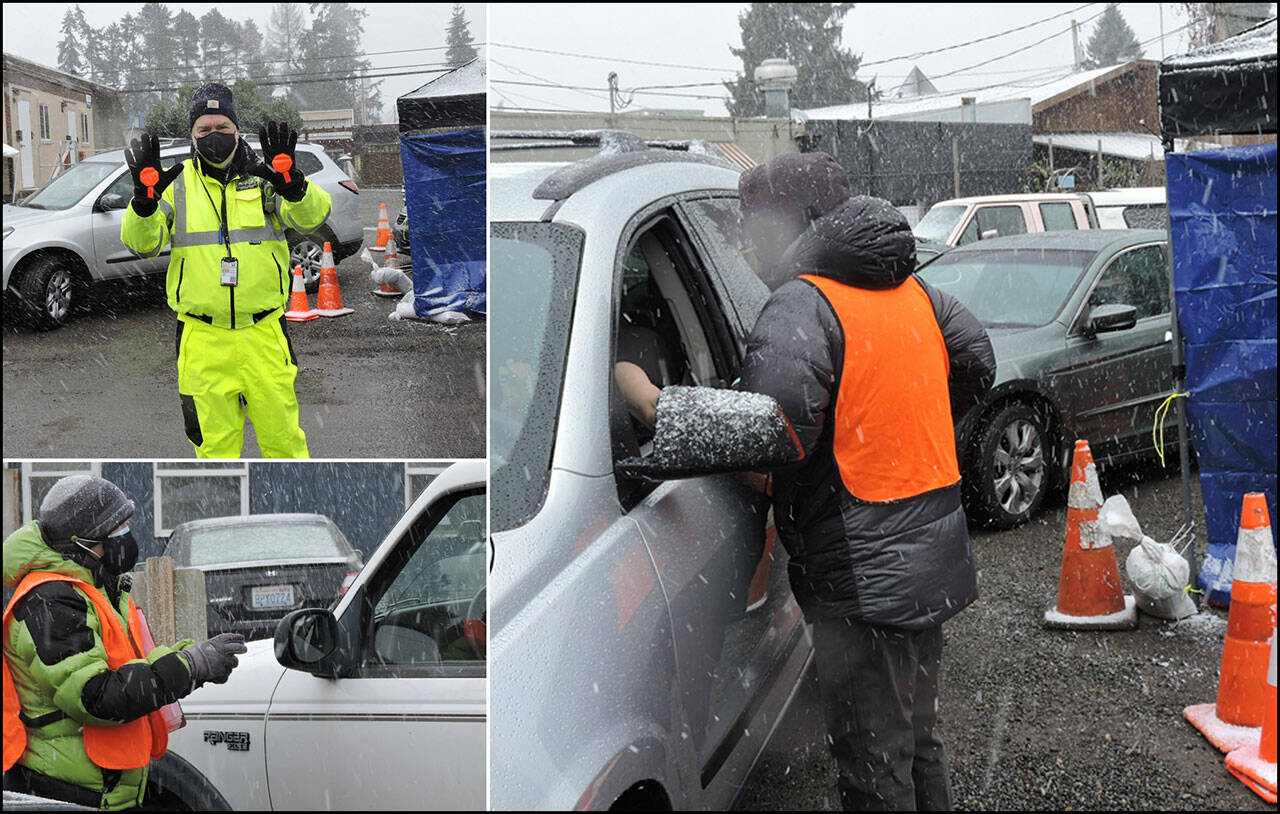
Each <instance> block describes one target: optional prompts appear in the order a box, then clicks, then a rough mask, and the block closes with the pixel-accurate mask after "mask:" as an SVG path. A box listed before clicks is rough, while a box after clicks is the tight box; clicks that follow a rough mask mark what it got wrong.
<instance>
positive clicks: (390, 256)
mask: <svg viewBox="0 0 1280 814" xmlns="http://www.w3.org/2000/svg"><path fill="white" fill-rule="evenodd" d="M382 267H383V268H384V269H394V268H399V267H400V257H399V255H397V254H396V241H395V239H394V238H393V239H391V240H388V241H387V253H386V255H385V256H384V257H383V260H382ZM373 293H374V294H377V295H378V296H379V297H401V296H403V295H402V294H401V292H400V289H398V288H396V287H395V286H394V285H392V284H391V283H383V284H382V285H380V286H378V287H377V288H376V289H374V292H373Z"/></svg>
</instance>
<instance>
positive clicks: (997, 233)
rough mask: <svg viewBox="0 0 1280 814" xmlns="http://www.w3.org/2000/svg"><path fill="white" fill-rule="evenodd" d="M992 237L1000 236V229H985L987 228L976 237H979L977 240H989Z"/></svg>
mask: <svg viewBox="0 0 1280 814" xmlns="http://www.w3.org/2000/svg"><path fill="white" fill-rule="evenodd" d="M993 237H1000V230H999V229H987V230H985V231H983V233H982V234H981V235H979V236H978V239H979V240H990V239H991V238H993Z"/></svg>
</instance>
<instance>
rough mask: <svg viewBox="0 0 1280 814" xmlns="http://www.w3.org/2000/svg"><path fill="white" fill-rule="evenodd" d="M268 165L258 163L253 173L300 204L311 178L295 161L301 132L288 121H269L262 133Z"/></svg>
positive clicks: (261, 129) (282, 194)
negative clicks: (307, 177) (308, 178)
mask: <svg viewBox="0 0 1280 814" xmlns="http://www.w3.org/2000/svg"><path fill="white" fill-rule="evenodd" d="M258 143H259V144H261V145H262V157H263V158H264V159H265V162H261V161H260V162H257V163H255V164H254V165H253V166H252V167H250V168H249V172H250V173H252V174H253V175H256V176H258V177H259V178H261V179H263V180H264V181H267V182H269V183H270V184H271V186H273V187H275V190H276V192H279V193H280V195H281V196H282V197H283V198H284V199H285V200H286V201H291V202H293V203H297V202H298V201H300V200H302V196H303V195H305V194H306V193H307V179H306V177H305V176H304V175H303V173H302V170H300V169H298V163H297V161H295V160H294V148H295V147H296V146H297V144H298V131H297V130H294V129H293V128H292V127H290V126H289V124H288V123H287V122H272V121H269V122H266V123H265V124H263V125H262V127H261V128H259V130H258Z"/></svg>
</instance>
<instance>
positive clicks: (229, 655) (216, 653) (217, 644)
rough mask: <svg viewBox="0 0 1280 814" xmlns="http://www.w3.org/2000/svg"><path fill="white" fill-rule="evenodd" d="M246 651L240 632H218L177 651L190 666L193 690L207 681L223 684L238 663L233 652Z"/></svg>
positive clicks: (247, 649)
mask: <svg viewBox="0 0 1280 814" xmlns="http://www.w3.org/2000/svg"><path fill="white" fill-rule="evenodd" d="M248 651H249V648H248V647H245V644H244V636H243V635H242V634H239V633H219V634H218V635H217V636H214V637H213V638H211V639H206V640H204V641H203V642H200V643H199V644H195V645H192V646H191V647H188V648H186V649H185V650H179V651H178V652H179V653H180V654H181V655H182V656H183V657H184V658H186V660H187V664H188V665H189V666H190V667H191V689H193V690H194V689H196V688H197V687H199V686H200V685H202V684H204V683H205V682H207V681H212V682H213V683H215V684H225V683H226V681H227V678H228V676H230V675H231V671H232V670H233V669H235V667H236V665H237V664H239V663H240V660H239V659H237V658H236V657H235V654H236V653H247V652H248Z"/></svg>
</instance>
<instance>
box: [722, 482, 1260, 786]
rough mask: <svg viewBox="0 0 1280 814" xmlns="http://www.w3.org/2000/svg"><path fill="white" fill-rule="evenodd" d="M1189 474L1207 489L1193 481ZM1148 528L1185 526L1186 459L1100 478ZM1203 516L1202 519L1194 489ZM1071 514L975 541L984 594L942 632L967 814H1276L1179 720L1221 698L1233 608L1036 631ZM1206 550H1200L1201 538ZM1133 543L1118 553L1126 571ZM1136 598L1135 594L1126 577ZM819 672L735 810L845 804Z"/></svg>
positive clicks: (1044, 517)
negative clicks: (1155, 812)
mask: <svg viewBox="0 0 1280 814" xmlns="http://www.w3.org/2000/svg"><path fill="white" fill-rule="evenodd" d="M1193 478H1196V475H1195V473H1194V472H1193ZM1101 480H1102V486H1103V493H1104V494H1105V495H1107V496H1110V495H1112V494H1115V493H1117V492H1120V493H1123V494H1124V495H1125V497H1126V498H1128V500H1129V503H1130V505H1131V506H1132V507H1133V509H1134V513H1135V515H1136V516H1137V518H1138V520H1139V522H1140V523H1141V524H1142V527H1143V531H1144V532H1146V533H1147V534H1149V535H1151V536H1152V537H1155V538H1156V539H1157V540H1167V539H1168V538H1169V537H1170V536H1172V534H1173V532H1174V531H1175V530H1176V529H1177V527H1178V525H1179V524H1180V521H1179V519H1178V518H1180V517H1181V515H1182V508H1181V505H1182V487H1181V484H1180V481H1179V479H1178V474H1177V466H1176V462H1174V463H1173V464H1172V465H1171V467H1170V468H1169V469H1168V470H1167V471H1166V470H1160V469H1159V468H1158V467H1156V466H1154V465H1147V466H1130V467H1125V468H1117V469H1113V470H1111V471H1106V470H1104V471H1103V472H1102V475H1101ZM1192 494H1193V498H1194V501H1195V509H1194V516H1197V517H1201V518H1202V517H1203V514H1202V509H1201V506H1200V502H1199V501H1200V490H1199V482H1198V478H1196V484H1195V487H1194V488H1193V490H1192ZM1065 527H1066V506H1065V503H1064V501H1063V500H1062V499H1061V498H1058V499H1057V500H1056V501H1055V503H1054V504H1053V505H1052V506H1050V508H1049V509H1047V510H1046V511H1043V512H1042V513H1041V515H1040V516H1039V517H1038V518H1037V519H1036V520H1034V521H1032V522H1031V523H1029V524H1028V525H1026V526H1023V527H1022V528H1018V529H1013V530H1011V531H1005V532H981V531H976V530H975V531H974V533H973V544H974V555H975V557H976V559H977V563H978V568H979V569H980V584H981V591H982V595H981V597H980V598H979V600H978V601H977V602H976V603H974V604H973V605H972V606H970V607H969V608H968V609H966V610H965V611H963V612H962V613H960V614H959V615H958V616H956V617H955V618H954V619H952V620H951V621H950V622H948V623H946V625H945V626H944V628H943V629H944V631H945V636H946V639H945V640H946V645H945V649H944V651H943V657H942V663H943V673H942V686H941V691H940V693H941V700H940V705H941V711H942V712H941V723H940V726H941V728H942V735H943V739H944V741H945V742H946V745H947V750H948V756H949V759H950V763H951V783H952V791H953V794H954V798H955V805H956V808H958V809H968V810H990V809H1001V810H1059V811H1073V810H1076V811H1079V810H1098V809H1164V810H1222V809H1225V810H1250V811H1267V810H1270V811H1274V810H1275V806H1269V805H1268V804H1267V803H1265V802H1264V801H1263V800H1262V799H1261V798H1260V797H1258V796H1257V795H1256V794H1254V793H1253V792H1251V791H1249V790H1248V789H1246V788H1245V787H1244V785H1243V784H1241V783H1240V782H1239V781H1237V780H1236V779H1235V778H1234V777H1233V776H1232V775H1231V774H1230V773H1229V772H1228V771H1227V769H1226V766H1225V764H1224V756H1223V755H1222V753H1220V752H1218V751H1217V749H1215V748H1214V747H1213V746H1212V745H1210V743H1209V742H1208V741H1207V740H1205V738H1204V737H1202V736H1201V735H1200V733H1199V732H1197V731H1196V730H1195V729H1193V728H1192V727H1191V725H1190V724H1188V723H1187V722H1186V720H1185V719H1184V718H1183V717H1182V708H1183V707H1184V706H1186V705H1188V704H1198V703H1205V702H1212V701H1213V700H1214V698H1215V697H1216V693H1217V680H1218V667H1219V663H1220V660H1221V654H1222V641H1223V637H1224V636H1225V634H1226V627H1227V625H1226V613H1225V612H1223V611H1218V610H1214V609H1209V608H1207V607H1206V609H1205V610H1202V611H1201V612H1200V614H1198V615H1197V616H1194V617H1192V618H1190V619H1186V620H1183V621H1181V622H1177V623H1173V622H1164V621H1161V620H1157V619H1153V618H1152V617H1149V616H1142V617H1141V623H1140V626H1139V629H1138V630H1135V631H1123V632H1105V633H1104V632H1078V631H1061V630H1045V629H1042V628H1041V627H1040V625H1039V622H1040V618H1041V616H1042V614H1043V613H1044V611H1045V610H1046V609H1047V608H1049V607H1050V606H1052V604H1053V603H1054V601H1055V599H1056V595H1057V586H1058V575H1059V571H1060V569H1061V562H1062V546H1063V537H1064V533H1065ZM1197 545H1198V546H1199V551H1200V553H1201V554H1203V552H1204V538H1203V531H1202V530H1201V533H1200V536H1199V537H1198V542H1197ZM1128 553H1129V546H1128V545H1127V544H1123V545H1120V546H1119V547H1118V550H1117V554H1118V556H1119V561H1120V567H1121V574H1122V575H1123V572H1124V558H1125V557H1126V556H1128ZM1124 580H1125V587H1126V590H1127V591H1130V592H1131V590H1132V588H1131V586H1130V585H1129V583H1128V578H1127V577H1124ZM817 699H818V696H817V689H816V684H815V683H814V682H813V680H812V676H810V679H809V681H807V682H806V686H805V688H804V690H803V692H802V693H801V694H800V695H798V696H797V698H796V700H795V702H794V703H793V704H792V707H791V709H790V710H789V711H788V714H787V716H786V718H785V719H784V720H783V721H782V722H781V724H780V725H779V729H778V731H777V733H775V737H774V740H773V742H772V743H771V744H770V747H769V749H768V750H767V751H766V753H765V755H764V757H763V758H762V761H761V762H760V763H759V764H758V765H757V768H756V771H755V772H754V773H753V775H752V777H751V778H750V780H749V782H748V784H747V786H746V787H745V788H744V790H743V795H742V797H741V798H740V799H739V801H738V806H737V807H738V808H739V809H742V810H768V809H792V810H795V809H799V810H805V809H817V810H824V809H825V810H832V809H838V808H839V797H838V795H837V794H836V792H835V767H834V763H833V762H832V760H831V757H830V754H829V753H828V751H827V748H826V743H825V727H824V724H823V721H822V715H821V711H820V708H819V706H818V700H817Z"/></svg>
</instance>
